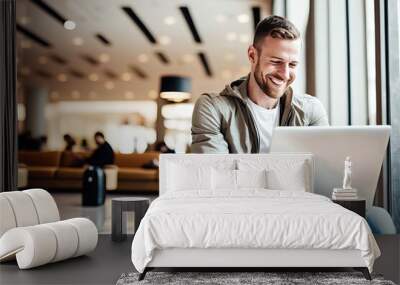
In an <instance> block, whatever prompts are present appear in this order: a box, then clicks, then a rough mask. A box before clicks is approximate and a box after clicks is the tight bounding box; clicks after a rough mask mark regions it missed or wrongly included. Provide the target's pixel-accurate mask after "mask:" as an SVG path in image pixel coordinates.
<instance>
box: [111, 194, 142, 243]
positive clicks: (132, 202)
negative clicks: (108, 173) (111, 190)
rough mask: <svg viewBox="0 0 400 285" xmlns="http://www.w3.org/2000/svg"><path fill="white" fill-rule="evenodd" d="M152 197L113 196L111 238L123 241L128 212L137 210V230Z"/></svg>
mask: <svg viewBox="0 0 400 285" xmlns="http://www.w3.org/2000/svg"><path fill="white" fill-rule="evenodd" d="M149 205H150V199H148V198H141V197H120V198H113V199H112V203H111V209H112V212H111V219H112V224H111V232H112V233H111V239H112V240H113V241H123V240H125V239H126V212H135V232H136V230H137V228H138V227H139V224H140V221H141V220H142V219H143V217H144V215H145V214H146V211H147V209H148V208H149Z"/></svg>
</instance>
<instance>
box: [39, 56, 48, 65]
mask: <svg viewBox="0 0 400 285" xmlns="http://www.w3.org/2000/svg"><path fill="white" fill-rule="evenodd" d="M38 62H39V63H40V64H46V63H47V62H48V59H47V57H45V56H39V58H38Z"/></svg>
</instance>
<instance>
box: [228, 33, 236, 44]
mask: <svg viewBox="0 0 400 285" xmlns="http://www.w3.org/2000/svg"><path fill="white" fill-rule="evenodd" d="M226 39H227V40H228V41H231V42H232V41H236V39H237V35H236V33H234V32H230V33H227V34H226Z"/></svg>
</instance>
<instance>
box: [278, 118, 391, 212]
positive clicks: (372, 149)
mask: <svg viewBox="0 0 400 285" xmlns="http://www.w3.org/2000/svg"><path fill="white" fill-rule="evenodd" d="M390 129H391V127H390V126H346V127H278V128H276V129H275V130H274V132H273V135H272V143H271V152H310V153H313V154H314V159H315V180H314V193H317V194H321V195H324V196H327V197H331V195H332V190H333V188H341V187H342V183H343V169H344V160H345V159H346V156H350V157H351V161H352V187H353V188H357V190H358V196H359V197H360V198H364V199H366V201H367V208H368V207H370V206H372V203H373V200H374V196H375V191H376V186H377V183H378V178H379V173H380V169H381V166H382V162H383V159H384V156H385V153H386V148H387V144H388V141H389V136H390Z"/></svg>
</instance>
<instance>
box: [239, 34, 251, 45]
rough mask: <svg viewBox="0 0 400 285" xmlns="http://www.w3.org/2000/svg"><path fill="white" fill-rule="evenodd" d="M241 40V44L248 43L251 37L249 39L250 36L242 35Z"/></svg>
mask: <svg viewBox="0 0 400 285" xmlns="http://www.w3.org/2000/svg"><path fill="white" fill-rule="evenodd" d="M239 40H240V42H242V43H248V42H249V40H250V37H249V35H247V34H241V35H240V36H239Z"/></svg>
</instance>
